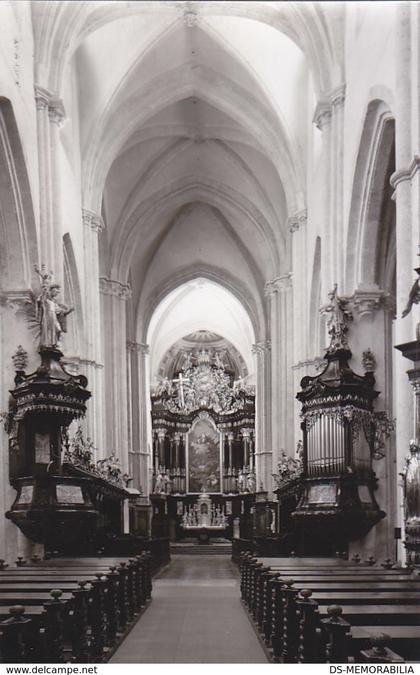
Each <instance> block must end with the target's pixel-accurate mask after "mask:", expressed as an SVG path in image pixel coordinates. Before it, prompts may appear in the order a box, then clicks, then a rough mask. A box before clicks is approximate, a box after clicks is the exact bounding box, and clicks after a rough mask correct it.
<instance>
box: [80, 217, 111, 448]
mask: <svg viewBox="0 0 420 675" xmlns="http://www.w3.org/2000/svg"><path fill="white" fill-rule="evenodd" d="M82 218H83V253H84V270H85V275H84V276H85V283H84V306H85V317H86V321H85V331H84V333H85V336H84V337H85V344H84V352H85V357H86V358H83V359H81V364H83V365H85V367H86V369H87V370H86V373H85V374H86V376H87V378H88V380H89V387H90V389H91V391H92V399H91V400H90V402H89V404H88V414H87V420H86V422H87V433H88V435H89V436H90V438H91V439H92V440H93V442H94V445H95V447H97V448H98V454H99V455H100V456H101V457H104V434H103V432H104V426H105V419H104V409H103V407H104V376H103V375H104V373H103V356H102V344H101V306H100V294H99V245H98V238H99V234H100V233H101V232H102V230H103V229H104V222H103V220H102V218H101V216H99V215H98V214H96V213H93V212H92V211H89V210H88V209H82Z"/></svg>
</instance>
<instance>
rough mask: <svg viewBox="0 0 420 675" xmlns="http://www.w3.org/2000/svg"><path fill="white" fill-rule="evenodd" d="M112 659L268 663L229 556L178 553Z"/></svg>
mask: <svg viewBox="0 0 420 675" xmlns="http://www.w3.org/2000/svg"><path fill="white" fill-rule="evenodd" d="M152 598H153V599H152V603H151V605H150V607H149V608H148V609H147V611H146V612H145V613H144V614H143V616H142V617H141V618H140V620H139V621H138V623H137V625H136V626H135V627H134V628H133V630H132V631H131V633H130V634H129V635H128V636H127V638H126V639H125V641H124V642H123V644H122V645H121V647H120V648H119V649H118V650H117V651H116V653H115V654H114V656H113V657H112V659H111V663H267V659H266V657H265V654H264V651H263V649H262V647H261V645H260V644H259V642H258V639H257V636H256V635H255V633H254V630H253V628H252V626H251V624H250V622H249V620H248V618H247V616H246V614H245V611H244V610H243V608H242V605H241V601H240V594H239V576H238V573H237V571H236V568H235V567H234V565H233V563H232V562H231V560H230V558H229V556H225V555H209V556H207V555H175V556H172V562H171V563H170V565H169V567H167V568H166V569H165V571H164V572H162V573H161V574H160V575H158V576H157V577H155V578H154V580H153V593H152Z"/></svg>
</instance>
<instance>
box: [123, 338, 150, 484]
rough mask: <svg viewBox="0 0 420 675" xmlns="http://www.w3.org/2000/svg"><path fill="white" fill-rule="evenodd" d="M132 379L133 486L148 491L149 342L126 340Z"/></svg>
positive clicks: (130, 390)
mask: <svg viewBox="0 0 420 675" xmlns="http://www.w3.org/2000/svg"><path fill="white" fill-rule="evenodd" d="M127 349H128V353H129V361H130V371H131V378H130V379H131V383H130V389H129V392H130V393H129V396H130V398H131V411H132V416H131V448H130V454H131V456H132V466H133V479H134V483H133V486H134V487H136V488H137V489H138V490H139V489H141V490H142V492H143V494H145V495H147V494H148V490H149V487H150V486H149V468H150V467H151V466H152V463H153V462H152V457H151V456H150V453H151V449H150V448H149V442H148V427H147V415H148V413H149V403H148V401H147V393H146V358H147V355H148V354H149V345H146V344H144V343H142V342H127Z"/></svg>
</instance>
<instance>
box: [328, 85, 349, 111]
mask: <svg viewBox="0 0 420 675" xmlns="http://www.w3.org/2000/svg"><path fill="white" fill-rule="evenodd" d="M345 100H346V85H345V84H344V83H342V84H339V85H338V87H335V88H334V89H332V90H331V91H330V93H329V94H328V101H329V103H330V104H331V105H332V106H333V107H334V108H335V107H337V106H339V105H343V103H344V101H345Z"/></svg>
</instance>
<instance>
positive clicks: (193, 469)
mask: <svg viewBox="0 0 420 675" xmlns="http://www.w3.org/2000/svg"><path fill="white" fill-rule="evenodd" d="M203 490H204V491H205V492H220V433H219V432H218V431H217V429H216V428H215V427H214V426H213V425H212V424H211V422H210V421H209V420H206V419H200V420H198V421H197V422H196V423H195V424H194V426H193V427H192V429H191V431H190V432H189V434H188V492H202V491H203Z"/></svg>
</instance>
